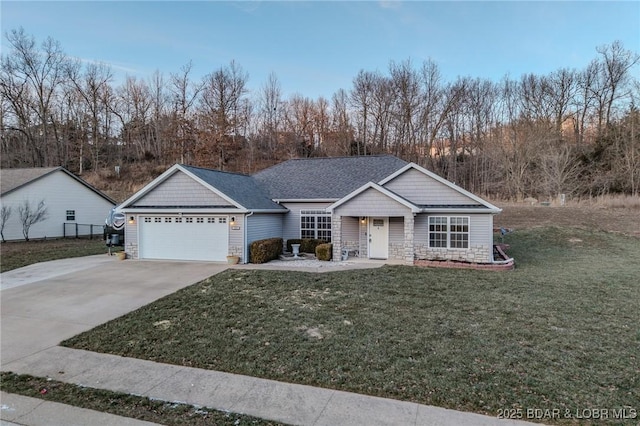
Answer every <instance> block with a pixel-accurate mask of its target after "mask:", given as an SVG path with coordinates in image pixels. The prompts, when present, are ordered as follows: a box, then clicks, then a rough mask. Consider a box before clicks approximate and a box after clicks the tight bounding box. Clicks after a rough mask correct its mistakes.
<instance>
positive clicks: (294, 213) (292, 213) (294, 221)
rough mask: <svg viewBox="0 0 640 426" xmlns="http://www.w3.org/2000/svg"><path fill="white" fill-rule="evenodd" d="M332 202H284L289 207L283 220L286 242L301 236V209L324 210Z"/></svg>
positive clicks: (283, 234) (283, 235)
mask: <svg viewBox="0 0 640 426" xmlns="http://www.w3.org/2000/svg"><path fill="white" fill-rule="evenodd" d="M331 204H332V203H282V206H283V207H286V208H288V209H289V213H287V214H285V215H284V218H283V221H282V238H283V239H284V242H285V243H286V242H287V240H290V239H298V238H300V210H324V209H325V208H327V207H329V206H330V205H331Z"/></svg>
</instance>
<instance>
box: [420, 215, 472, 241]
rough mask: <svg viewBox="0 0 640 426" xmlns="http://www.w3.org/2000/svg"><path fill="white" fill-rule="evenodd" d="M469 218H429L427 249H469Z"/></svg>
mask: <svg viewBox="0 0 640 426" xmlns="http://www.w3.org/2000/svg"><path fill="white" fill-rule="evenodd" d="M469 233H470V232H469V218H468V217H466V216H430V217H429V247H432V248H457V249H466V248H469Z"/></svg>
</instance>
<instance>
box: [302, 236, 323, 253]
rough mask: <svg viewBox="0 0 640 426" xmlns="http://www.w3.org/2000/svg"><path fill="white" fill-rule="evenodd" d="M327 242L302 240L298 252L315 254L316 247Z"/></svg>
mask: <svg viewBox="0 0 640 426" xmlns="http://www.w3.org/2000/svg"><path fill="white" fill-rule="evenodd" d="M326 242H327V241H325V240H316V239H312V238H303V239H302V243H301V245H300V251H301V252H302V253H315V252H316V247H318V245H319V244H325V243H326Z"/></svg>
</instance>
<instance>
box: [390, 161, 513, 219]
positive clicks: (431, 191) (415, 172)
mask: <svg viewBox="0 0 640 426" xmlns="http://www.w3.org/2000/svg"><path fill="white" fill-rule="evenodd" d="M379 184H380V185H382V186H383V187H385V188H387V189H390V190H392V191H394V192H396V193H397V194H399V195H401V196H403V197H405V198H407V199H408V200H410V201H411V202H412V203H414V204H416V205H418V206H421V207H423V208H428V207H430V206H438V207H440V208H443V207H447V206H450V207H456V206H459V207H467V208H473V207H477V208H485V209H489V210H491V211H493V212H496V213H497V212H500V211H501V210H500V209H499V208H498V207H496V206H494V205H493V204H491V203H489V202H488V201H486V200H483V199H482V198H480V197H478V196H477V195H475V194H472V193H471V192H469V191H467V190H465V189H464V188H461V187H460V186H458V185H456V184H454V183H452V182H449V181H448V180H446V179H444V178H443V177H441V176H438V175H437V174H435V173H433V172H431V171H429V170H427V169H425V168H423V167H420V166H418V165H417V164H415V163H409V164H407V165H406V166H405V167H403V168H402V169H400V170H398V171H397V172H396V173H393V174H391V175H390V176H388V177H386V178H385V179H383V180H382V181H380V182H379Z"/></svg>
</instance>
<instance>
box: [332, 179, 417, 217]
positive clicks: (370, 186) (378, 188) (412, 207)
mask: <svg viewBox="0 0 640 426" xmlns="http://www.w3.org/2000/svg"><path fill="white" fill-rule="evenodd" d="M370 191H374V192H378V193H380V194H382V195H384V196H386V197H387V198H390V199H392V200H393V201H395V202H397V203H399V204H401V205H403V206H404V207H406V208H408V209H409V210H411V211H412V212H413V213H419V212H420V208H419V207H418V206H416V205H415V204H413V203H412V202H411V201H409V200H407V199H405V198H404V197H402V196H400V195H398V194H396V193H394V192H393V191H390V190H389V189H387V188H384V187H382V186H380V185H378V184H376V183H373V182H368V183H366V184H364V185H362V186H361V187H360V188H358V189H356V190H355V191H353V192H351V193H350V194H348V195H347V196H345V197H343V198H342V199H340V200H338V201H336V202H335V203H333V204H331V205H330V206H329V207H327V211H330V212H332V211H333V210H335V209H336V208H338V207H340V206H342V205H345V204H347V203H349V202H350V201H352V200H354V199H356V198H358V196H360V195H362V194H365V193H367V192H370Z"/></svg>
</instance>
